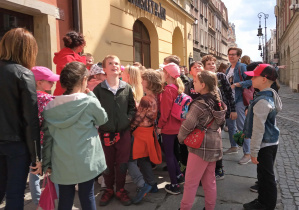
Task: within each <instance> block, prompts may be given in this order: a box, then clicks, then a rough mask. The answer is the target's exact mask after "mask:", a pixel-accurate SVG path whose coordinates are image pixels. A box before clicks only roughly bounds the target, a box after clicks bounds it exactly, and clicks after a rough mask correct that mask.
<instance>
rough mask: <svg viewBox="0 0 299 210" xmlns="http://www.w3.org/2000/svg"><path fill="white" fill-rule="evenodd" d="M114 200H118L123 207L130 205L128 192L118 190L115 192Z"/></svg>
mask: <svg viewBox="0 0 299 210" xmlns="http://www.w3.org/2000/svg"><path fill="white" fill-rule="evenodd" d="M116 198H117V199H118V200H120V202H121V203H122V204H123V205H124V206H129V205H131V203H132V201H131V199H130V197H129V196H128V191H126V190H125V189H120V190H119V191H117V192H116Z"/></svg>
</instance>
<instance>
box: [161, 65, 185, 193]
mask: <svg viewBox="0 0 299 210" xmlns="http://www.w3.org/2000/svg"><path fill="white" fill-rule="evenodd" d="M162 67H163V73H164V75H163V77H164V81H166V82H167V85H166V86H165V87H164V91H163V92H162V93H161V99H160V112H161V116H160V119H159V122H158V127H157V134H161V135H162V141H163V148H164V152H165V158H166V164H167V170H168V174H169V177H170V181H171V184H167V185H165V190H166V191H167V192H168V193H171V194H173V195H177V194H179V193H180V188H179V185H178V183H183V182H184V176H183V174H182V172H181V170H180V167H179V164H178V162H177V159H176V157H175V156H174V143H175V139H176V136H177V134H178V132H179V129H180V126H181V121H180V120H178V119H176V118H175V117H173V116H172V115H171V108H172V106H173V103H174V100H175V99H176V98H177V96H178V94H181V93H182V92H184V84H183V82H182V80H181V79H180V78H179V77H180V68H179V66H178V65H177V64H175V63H169V64H166V65H162Z"/></svg>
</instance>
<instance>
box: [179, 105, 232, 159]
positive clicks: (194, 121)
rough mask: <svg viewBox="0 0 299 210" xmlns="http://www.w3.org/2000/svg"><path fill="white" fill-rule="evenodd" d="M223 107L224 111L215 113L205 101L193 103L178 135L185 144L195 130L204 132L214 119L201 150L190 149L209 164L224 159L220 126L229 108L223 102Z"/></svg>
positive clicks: (189, 148)
mask: <svg viewBox="0 0 299 210" xmlns="http://www.w3.org/2000/svg"><path fill="white" fill-rule="evenodd" d="M221 106H222V107H223V108H224V109H223V110H221V111H215V110H212V109H211V108H210V106H209V105H208V104H207V103H206V102H205V101H204V100H203V99H198V100H195V101H194V102H192V103H191V105H190V109H189V111H188V113H187V115H186V120H185V121H183V123H182V126H181V128H180V132H179V135H178V139H179V142H180V143H181V144H183V143H184V140H185V138H186V137H187V136H188V135H189V134H190V133H191V132H192V131H193V130H194V129H195V128H198V129H200V130H203V129H204V128H205V127H206V126H207V125H208V124H209V123H210V122H211V121H212V120H213V119H214V122H213V123H212V125H211V126H210V127H209V128H208V129H207V131H206V134H205V137H204V139H203V141H202V144H201V146H200V148H198V149H194V148H191V147H188V150H189V152H192V153H194V154H196V155H198V156H199V157H201V158H202V159H203V160H204V161H207V162H214V161H217V160H220V159H221V158H222V139H221V128H220V126H221V125H223V123H224V121H225V113H226V109H227V107H226V105H225V104H224V103H223V102H221Z"/></svg>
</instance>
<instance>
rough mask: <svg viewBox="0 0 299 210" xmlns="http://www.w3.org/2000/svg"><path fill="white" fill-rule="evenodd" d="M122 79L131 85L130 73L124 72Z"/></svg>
mask: <svg viewBox="0 0 299 210" xmlns="http://www.w3.org/2000/svg"><path fill="white" fill-rule="evenodd" d="M121 78H122V80H123V81H125V82H126V83H129V74H128V72H127V71H126V70H124V71H123V73H122V76H121Z"/></svg>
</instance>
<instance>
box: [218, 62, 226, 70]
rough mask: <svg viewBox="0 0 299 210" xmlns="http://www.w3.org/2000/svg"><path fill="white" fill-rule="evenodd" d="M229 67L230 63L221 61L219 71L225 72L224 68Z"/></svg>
mask: <svg viewBox="0 0 299 210" xmlns="http://www.w3.org/2000/svg"><path fill="white" fill-rule="evenodd" d="M227 68H228V65H226V64H225V63H221V64H220V66H219V68H218V70H217V72H223V69H225V70H226V69H227Z"/></svg>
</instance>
